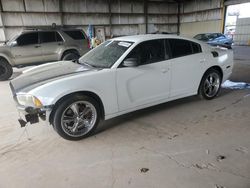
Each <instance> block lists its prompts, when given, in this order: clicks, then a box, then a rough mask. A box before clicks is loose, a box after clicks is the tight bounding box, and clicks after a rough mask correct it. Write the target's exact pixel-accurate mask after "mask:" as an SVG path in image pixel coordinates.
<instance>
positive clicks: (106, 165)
mask: <svg viewBox="0 0 250 188" xmlns="http://www.w3.org/2000/svg"><path fill="white" fill-rule="evenodd" d="M243 49H244V50H246V49H248V50H246V51H248V52H246V53H247V54H249V52H250V50H249V48H246V47H244V48H243ZM237 50H238V51H239V52H242V50H240V48H237V49H236V51H237ZM237 53H238V52H237ZM237 55H238V54H236V57H237V58H236V59H237V60H235V68H234V73H233V75H232V77H231V80H233V81H245V82H249V83H250V60H247V59H248V57H249V55H245V56H244V58H242V56H241V57H240V58H239V56H237ZM18 71H20V70H18ZM18 71H17V72H16V74H18ZM0 110H1V112H2V113H1V114H0V120H1V123H0V188H5V187H8V188H12V187H13V188H16V187H19V188H26V187H36V188H44V187H62V188H63V187H65V188H68V187H71V188H76V187H79V188H80V187H81V188H82V187H91V188H95V187H96V188H100V187H104V188H111V187H119V188H120V187H124V188H127V187H135V188H138V187H143V188H152V187H157V188H160V187H162V188H166V187H168V188H183V187H185V188H215V187H219V188H222V187H224V188H225V187H226V188H249V187H250V90H247V89H243V90H230V89H223V90H222V91H221V94H220V96H219V97H218V98H216V99H214V100H212V101H205V100H200V99H198V98H197V97H189V98H185V99H181V100H177V101H173V102H169V103H166V104H162V105H158V106H156V107H154V108H148V109H145V110H141V111H138V112H135V113H131V114H128V115H124V116H122V117H119V118H115V119H112V120H109V121H107V122H105V123H104V124H103V125H102V126H101V127H100V129H99V133H98V134H96V135H95V136H92V137H90V138H87V139H85V140H81V141H79V142H70V141H66V140H63V139H62V138H60V137H59V136H58V135H57V134H56V133H55V132H54V131H53V128H52V127H50V126H48V125H46V124H45V123H40V124H37V125H32V126H28V127H27V128H26V129H24V128H22V129H21V128H20V127H19V125H18V123H17V118H18V114H17V112H16V110H15V105H14V103H13V101H12V97H11V92H10V89H9V87H8V81H6V82H0Z"/></svg>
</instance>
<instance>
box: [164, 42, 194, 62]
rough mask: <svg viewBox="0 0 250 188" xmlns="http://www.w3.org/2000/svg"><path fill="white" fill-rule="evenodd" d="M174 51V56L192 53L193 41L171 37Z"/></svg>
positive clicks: (171, 46)
mask: <svg viewBox="0 0 250 188" xmlns="http://www.w3.org/2000/svg"><path fill="white" fill-rule="evenodd" d="M169 44H170V48H171V52H172V58H176V57H181V56H186V55H190V54H192V47H191V43H190V42H189V41H187V40H182V39H169Z"/></svg>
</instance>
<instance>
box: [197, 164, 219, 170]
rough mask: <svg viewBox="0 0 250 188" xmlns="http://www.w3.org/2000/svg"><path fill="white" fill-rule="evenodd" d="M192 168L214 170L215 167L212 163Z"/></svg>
mask: <svg viewBox="0 0 250 188" xmlns="http://www.w3.org/2000/svg"><path fill="white" fill-rule="evenodd" d="M193 167H195V168H198V169H201V170H202V169H216V168H215V165H214V164H212V163H208V164H194V165H193Z"/></svg>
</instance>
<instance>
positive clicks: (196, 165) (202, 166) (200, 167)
mask: <svg viewBox="0 0 250 188" xmlns="http://www.w3.org/2000/svg"><path fill="white" fill-rule="evenodd" d="M193 166H194V167H195V168H198V169H204V168H208V166H207V165H206V164H195V165H193Z"/></svg>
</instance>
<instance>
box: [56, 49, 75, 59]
mask: <svg viewBox="0 0 250 188" xmlns="http://www.w3.org/2000/svg"><path fill="white" fill-rule="evenodd" d="M69 52H71V53H76V54H77V55H79V56H80V53H79V51H78V50H77V49H76V48H69V49H65V50H64V51H63V53H62V55H61V57H60V59H61V60H62V58H63V56H64V55H65V54H66V53H69Z"/></svg>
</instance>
